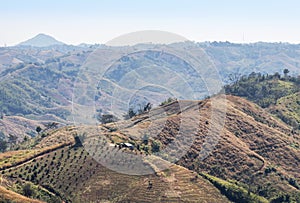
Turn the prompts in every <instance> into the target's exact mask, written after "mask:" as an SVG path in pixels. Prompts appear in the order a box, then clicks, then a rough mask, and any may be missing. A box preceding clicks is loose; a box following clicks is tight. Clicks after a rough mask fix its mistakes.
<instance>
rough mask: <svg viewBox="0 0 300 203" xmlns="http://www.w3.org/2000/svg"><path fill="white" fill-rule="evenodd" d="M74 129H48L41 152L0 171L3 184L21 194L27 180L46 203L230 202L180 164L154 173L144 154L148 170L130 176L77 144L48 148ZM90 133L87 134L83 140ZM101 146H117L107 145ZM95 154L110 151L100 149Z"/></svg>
mask: <svg viewBox="0 0 300 203" xmlns="http://www.w3.org/2000/svg"><path fill="white" fill-rule="evenodd" d="M77 130H80V129H77ZM77 130H76V129H75V128H65V129H61V130H59V131H54V132H52V133H50V135H49V136H47V137H45V138H44V139H43V140H41V142H40V143H39V144H38V145H36V147H35V148H34V149H36V150H41V152H40V155H39V154H37V155H35V156H34V157H33V158H30V159H28V158H26V157H28V156H27V155H25V154H24V155H21V156H20V161H19V163H15V164H14V165H12V166H8V167H6V168H5V169H2V170H1V173H2V175H3V177H4V178H6V179H7V180H9V181H10V182H11V184H4V186H6V187H7V188H9V189H10V190H14V191H16V192H19V193H21V194H22V188H24V187H25V185H26V184H28V183H30V184H31V186H30V187H31V190H32V191H34V192H33V195H32V197H34V198H40V199H43V200H44V201H47V202H55V201H57V200H58V199H61V200H64V201H68V202H99V201H100V202H153V201H155V202H199V201H200V202H216V203H218V202H229V201H228V199H227V198H226V197H225V196H223V195H222V194H221V193H220V191H219V190H218V189H217V188H215V187H214V186H213V185H212V184H211V183H210V182H209V181H208V180H205V179H204V178H202V177H201V176H199V175H197V174H196V173H195V172H192V171H189V170H188V169H185V168H183V167H181V166H177V165H171V166H170V168H168V169H167V170H164V171H157V172H156V167H155V164H154V165H153V163H152V164H151V165H150V164H149V163H148V162H146V157H144V158H143V159H142V160H141V163H142V164H144V165H145V167H147V168H148V170H149V171H150V172H151V173H150V174H149V175H141V176H132V175H126V174H121V173H117V172H115V171H113V170H110V169H108V168H106V167H103V166H102V165H101V164H99V163H98V162H96V161H95V160H94V159H93V157H91V156H90V155H89V154H88V153H87V151H85V149H84V148H83V147H82V146H81V145H80V144H79V143H77V144H74V143H73V144H71V143H69V144H68V145H65V146H64V145H61V147H59V148H53V149H51V150H49V149H48V148H49V146H52V145H53V144H55V143H56V142H57V140H58V139H59V137H63V136H66V135H68V134H69V135H73V136H75V135H76V134H77V133H78V131H77ZM80 131H81V130H80ZM94 136H95V135H94V134H89V135H88V137H87V138H86V140H89V139H93V137H94ZM98 136H99V135H98ZM98 139H99V138H98ZM50 140H52V141H51V142H49V141H50ZM63 143H68V142H67V140H66V141H63V142H61V144H63ZM87 143H89V141H87ZM99 146H101V145H99ZM105 147H111V150H118V148H115V147H113V146H111V145H109V143H108V144H107V145H106V146H105ZM109 151H110V150H109ZM89 152H90V151H89ZM96 152H100V153H103V154H104V155H105V154H107V153H108V151H102V150H99V149H98V150H97V151H94V153H96ZM100 155H101V154H100ZM11 156H16V155H14V154H9V153H7V155H5V154H4V159H8V157H11ZM22 156H23V158H22ZM1 159H2V160H3V156H2V157H0V160H1ZM22 159H26V160H25V161H22ZM144 159H145V160H144ZM127 164H130V163H127ZM133 167H134V166H133ZM12 185H15V186H13V187H12ZM18 188H19V189H18ZM20 188H21V189H20ZM0 195H1V191H0Z"/></svg>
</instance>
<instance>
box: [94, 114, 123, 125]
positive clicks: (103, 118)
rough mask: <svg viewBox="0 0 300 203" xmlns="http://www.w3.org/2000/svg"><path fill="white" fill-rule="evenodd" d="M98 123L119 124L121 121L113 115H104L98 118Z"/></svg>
mask: <svg viewBox="0 0 300 203" xmlns="http://www.w3.org/2000/svg"><path fill="white" fill-rule="evenodd" d="M97 119H98V121H99V122H100V123H102V124H106V123H112V122H117V121H118V120H119V119H118V118H117V117H116V116H114V115H112V114H103V115H99V116H98V118H97Z"/></svg>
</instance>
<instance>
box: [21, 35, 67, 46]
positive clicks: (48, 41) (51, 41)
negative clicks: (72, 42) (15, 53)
mask: <svg viewBox="0 0 300 203" xmlns="http://www.w3.org/2000/svg"><path fill="white" fill-rule="evenodd" d="M53 45H64V43H63V42H60V41H57V40H56V39H55V38H54V37H51V36H49V35H45V34H38V35H37V36H35V37H33V38H31V39H29V40H26V41H24V42H21V43H20V44H18V46H32V47H48V46H53Z"/></svg>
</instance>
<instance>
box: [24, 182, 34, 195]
mask: <svg viewBox="0 0 300 203" xmlns="http://www.w3.org/2000/svg"><path fill="white" fill-rule="evenodd" d="M23 195H24V196H26V197H32V196H33V195H34V190H33V188H32V187H31V185H30V184H29V183H27V184H25V185H24V186H23Z"/></svg>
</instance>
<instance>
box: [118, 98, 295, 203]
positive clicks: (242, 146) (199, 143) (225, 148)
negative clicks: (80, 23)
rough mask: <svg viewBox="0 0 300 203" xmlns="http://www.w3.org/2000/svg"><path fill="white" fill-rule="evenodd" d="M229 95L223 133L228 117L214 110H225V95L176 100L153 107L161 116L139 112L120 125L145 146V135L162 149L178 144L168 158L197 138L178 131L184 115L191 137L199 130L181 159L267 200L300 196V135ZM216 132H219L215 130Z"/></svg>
mask: <svg viewBox="0 0 300 203" xmlns="http://www.w3.org/2000/svg"><path fill="white" fill-rule="evenodd" d="M226 98H227V101H226V112H225V113H226V118H225V125H224V129H223V130H222V132H221V131H220V132H218V131H216V132H215V133H214V131H213V129H218V125H220V122H222V121H220V120H218V119H216V120H214V119H212V117H211V112H212V111H214V112H217V113H218V114H220V112H221V113H222V111H224V110H225V109H224V108H223V107H222V104H221V103H219V102H223V100H222V98H219V97H214V98H213V99H209V100H204V101H201V102H197V101H183V102H180V107H181V109H180V108H179V106H178V105H177V104H176V102H175V103H172V104H169V105H167V106H164V107H161V109H156V110H153V112H151V115H152V116H155V119H151V116H150V117H149V116H139V117H138V118H137V119H135V120H134V121H131V122H132V123H131V124H130V121H126V122H129V123H126V122H125V123H121V124H118V125H117V126H118V128H120V131H121V132H122V133H123V134H127V135H128V136H129V135H130V137H131V138H132V139H134V140H136V144H139V145H141V144H142V143H141V141H139V140H142V138H143V136H144V133H148V134H149V136H150V137H151V136H152V137H153V138H152V139H155V140H159V141H160V142H161V143H162V145H163V147H162V149H164V147H166V148H168V146H169V145H172V143H176V144H175V146H176V147H175V148H174V149H173V150H172V147H170V149H168V150H171V151H168V156H166V155H165V154H164V151H163V150H162V151H163V152H162V154H159V155H160V156H161V157H163V158H165V159H168V160H172V159H173V157H172V154H176V153H177V151H180V150H183V149H184V148H181V146H182V143H184V142H188V140H189V139H191V138H187V140H186V141H185V140H184V139H185V138H184V137H182V136H179V135H178V133H179V126H180V122H182V119H183V118H184V119H185V120H186V125H187V126H186V127H187V129H190V130H189V131H184V132H185V135H187V134H186V133H191V132H193V128H194V129H197V131H196V132H197V133H196V134H195V137H194V140H193V143H192V145H191V147H190V149H189V150H188V151H187V153H185V156H184V157H182V158H181V159H180V160H179V161H177V162H176V163H178V164H180V165H182V166H185V167H187V168H189V169H190V170H194V171H197V172H203V171H206V172H207V173H209V174H211V175H214V176H217V177H220V178H222V179H225V180H236V181H238V182H240V184H241V185H243V186H244V187H245V188H248V187H249V190H250V191H252V192H254V193H256V194H259V195H262V196H264V197H266V198H267V199H276V198H281V196H284V195H288V196H293V198H298V200H299V184H298V182H299V181H300V177H299V167H298V166H299V161H300V151H299V146H300V145H299V144H300V137H299V134H298V133H296V132H293V131H292V130H291V128H290V126H288V125H286V124H285V123H284V122H282V121H280V120H279V119H277V118H276V117H274V116H272V115H271V114H269V113H268V112H267V111H266V110H264V109H262V108H260V107H259V106H257V105H255V104H253V103H251V102H249V101H247V100H245V99H242V98H239V97H234V96H227V97H226ZM214 102H215V106H214V109H212V108H213V107H212V104H214ZM216 104H217V105H216ZM182 109H183V110H182ZM162 113H164V114H162ZM165 113H166V114H165ZM199 114H200V115H201V116H200V117H199V116H198V115H199ZM166 115H167V116H166ZM220 115H221V114H220ZM221 118H222V117H221ZM197 119H199V124H197V123H198V122H197ZM134 123H136V124H134ZM181 127H182V126H181ZM211 131H212V132H213V134H210V133H211ZM153 134H154V135H155V136H153ZM178 136H179V137H178ZM209 136H212V138H210V137H209ZM215 139H217V142H215ZM183 145H184V144H183ZM214 145H215V146H214ZM142 146H143V145H142ZM172 146H173V145H172ZM183 147H184V146H183ZM203 150H204V151H203ZM205 153H209V154H205ZM202 157H203V158H202ZM175 158H176V157H175ZM202 159H203V160H202Z"/></svg>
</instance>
